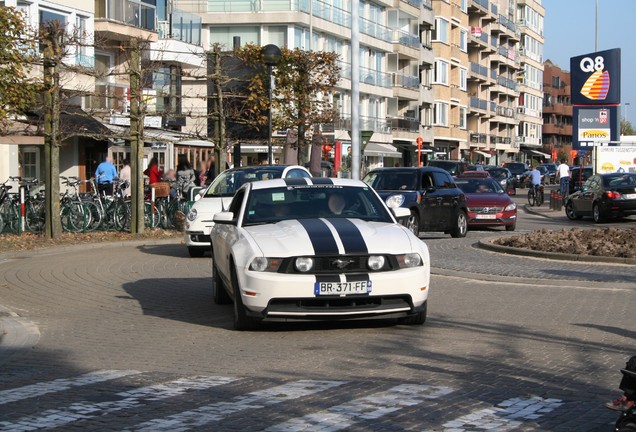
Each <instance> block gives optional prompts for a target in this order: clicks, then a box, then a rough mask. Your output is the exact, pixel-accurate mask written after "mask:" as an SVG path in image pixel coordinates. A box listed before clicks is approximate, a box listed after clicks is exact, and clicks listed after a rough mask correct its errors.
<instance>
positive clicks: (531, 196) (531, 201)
mask: <svg viewBox="0 0 636 432" xmlns="http://www.w3.org/2000/svg"><path fill="white" fill-rule="evenodd" d="M528 204H529V205H530V207H533V206H534V189H532V188H531V189H530V190H529V191H528Z"/></svg>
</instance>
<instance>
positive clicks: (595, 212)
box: [592, 203, 605, 223]
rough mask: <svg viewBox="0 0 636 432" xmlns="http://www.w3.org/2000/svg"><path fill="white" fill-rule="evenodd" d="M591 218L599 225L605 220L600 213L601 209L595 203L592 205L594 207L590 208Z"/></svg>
mask: <svg viewBox="0 0 636 432" xmlns="http://www.w3.org/2000/svg"><path fill="white" fill-rule="evenodd" d="M592 218H593V219H594V222H595V223H601V222H603V220H604V219H605V218H604V217H603V213H602V212H601V207H599V205H598V204H597V203H594V207H592Z"/></svg>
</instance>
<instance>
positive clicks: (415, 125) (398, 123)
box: [391, 117, 420, 132]
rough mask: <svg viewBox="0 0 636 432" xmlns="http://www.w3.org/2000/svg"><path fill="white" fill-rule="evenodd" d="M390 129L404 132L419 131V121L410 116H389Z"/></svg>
mask: <svg viewBox="0 0 636 432" xmlns="http://www.w3.org/2000/svg"><path fill="white" fill-rule="evenodd" d="M391 130H393V131H404V132H419V130H420V121H419V120H418V119H416V118H412V117H393V118H391Z"/></svg>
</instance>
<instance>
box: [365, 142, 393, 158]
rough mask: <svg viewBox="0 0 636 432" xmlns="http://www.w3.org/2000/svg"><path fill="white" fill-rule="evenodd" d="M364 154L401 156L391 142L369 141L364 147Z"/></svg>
mask: <svg viewBox="0 0 636 432" xmlns="http://www.w3.org/2000/svg"><path fill="white" fill-rule="evenodd" d="M364 155H365V156H378V157H394V158H401V157H402V153H400V152H399V151H397V149H396V148H395V147H393V146H392V145H391V144H380V143H369V144H367V146H366V147H365V149H364Z"/></svg>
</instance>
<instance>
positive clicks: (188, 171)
mask: <svg viewBox="0 0 636 432" xmlns="http://www.w3.org/2000/svg"><path fill="white" fill-rule="evenodd" d="M195 178H196V176H195V174H194V170H193V169H192V166H191V165H190V162H189V161H188V158H187V157H186V155H179V163H178V164H177V185H178V186H179V188H181V190H182V191H183V196H184V197H186V198H187V197H188V194H189V192H190V189H192V188H193V187H194V186H195V183H194V181H195Z"/></svg>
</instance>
